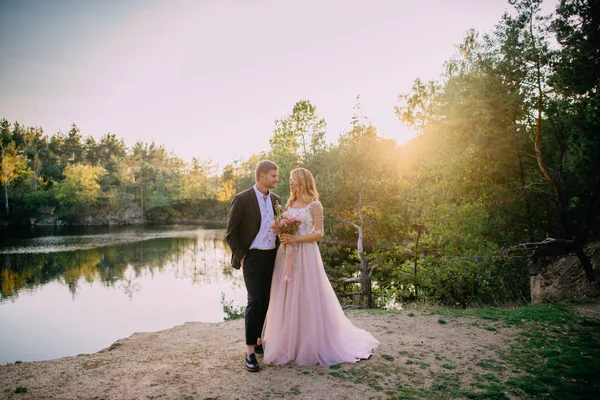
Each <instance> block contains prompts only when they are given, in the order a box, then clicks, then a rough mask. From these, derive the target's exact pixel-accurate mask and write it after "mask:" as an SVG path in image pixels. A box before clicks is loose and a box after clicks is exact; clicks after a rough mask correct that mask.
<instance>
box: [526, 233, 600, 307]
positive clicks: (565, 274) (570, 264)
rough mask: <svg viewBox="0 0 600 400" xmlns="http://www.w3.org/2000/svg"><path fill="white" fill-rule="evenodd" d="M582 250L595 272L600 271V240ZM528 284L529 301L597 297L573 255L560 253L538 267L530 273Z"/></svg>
mask: <svg viewBox="0 0 600 400" xmlns="http://www.w3.org/2000/svg"><path fill="white" fill-rule="evenodd" d="M585 252H586V254H587V255H588V257H589V258H590V261H591V262H592V265H593V266H594V272H595V273H596V275H598V274H600V268H599V266H600V243H594V244H591V245H589V246H587V247H586V248H585ZM596 279H598V277H597V278H596ZM530 283H531V302H532V303H533V304H535V303H552V302H557V301H562V300H571V299H581V298H586V297H598V291H597V288H596V285H595V284H594V283H591V282H589V281H588V280H587V278H586V276H585V272H584V270H583V267H582V266H581V263H580V261H579V258H577V256H576V255H574V254H569V255H566V256H562V257H560V258H558V259H556V260H555V261H553V262H551V263H550V264H548V265H546V266H545V267H542V268H541V269H540V270H539V271H538V272H537V273H535V274H533V275H531V281H530Z"/></svg>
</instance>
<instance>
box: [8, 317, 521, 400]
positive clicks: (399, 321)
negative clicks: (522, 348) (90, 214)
mask: <svg viewBox="0 0 600 400" xmlns="http://www.w3.org/2000/svg"><path fill="white" fill-rule="evenodd" d="M347 315H348V316H349V318H350V319H351V320H352V321H353V322H354V323H355V325H357V326H359V327H361V328H364V329H367V330H369V331H370V332H372V333H373V334H374V336H375V337H376V338H378V339H379V340H380V341H381V346H380V347H379V349H377V351H376V352H375V354H374V355H373V356H372V357H371V358H370V359H369V360H363V361H361V362H359V363H358V364H357V365H356V366H358V367H361V368H363V367H365V368H367V369H369V370H371V369H372V370H379V371H388V373H389V371H392V374H395V376H392V378H394V379H396V380H397V381H396V384H399V383H400V382H401V383H403V384H405V385H408V386H412V387H415V385H416V386H420V387H428V386H429V385H431V383H432V382H433V380H434V377H435V376H436V374H440V373H444V372H448V370H447V369H446V370H445V369H444V368H447V367H443V365H444V363H448V362H451V363H452V365H453V366H454V371H456V372H459V371H460V372H463V373H464V375H463V382H464V381H465V379H466V380H468V379H469V377H470V376H472V375H473V374H476V373H485V372H487V371H482V370H480V368H479V367H478V363H479V361H480V360H490V359H492V360H497V359H498V355H497V352H496V351H495V350H494V349H502V348H507V347H508V346H509V345H510V342H511V340H512V338H514V334H515V331H512V330H510V329H506V328H501V327H500V324H499V323H497V327H498V330H495V331H494V330H488V329H484V327H481V326H478V323H477V322H474V321H475V320H472V319H468V318H444V320H446V323H445V324H440V323H439V319H440V318H441V317H440V316H439V315H432V314H430V313H429V312H426V311H418V310H415V311H414V316H411V315H410V314H409V312H408V311H398V312H394V313H376V312H368V311H358V310H357V311H349V312H347ZM479 321H481V320H479ZM490 325H494V322H491V323H489V324H488V328H489V326H490ZM243 332H244V325H243V320H236V321H229V322H222V323H215V324H207V323H198V322H192V323H186V324H184V325H180V326H175V327H173V328H171V329H168V330H165V331H161V332H154V333H136V334H133V335H132V336H130V337H129V338H126V339H121V340H118V341H117V342H115V343H114V344H113V345H112V346H110V347H109V348H108V349H104V350H102V351H100V352H98V353H94V354H85V355H79V356H77V357H66V358H61V359H57V360H50V361H41V362H25V363H19V364H10V365H5V366H0V398H6V399H251V398H252V399H275V398H297V399H384V398H387V395H386V394H385V391H382V390H376V388H373V387H372V386H373V385H369V384H367V383H365V382H357V381H356V380H354V381H353V380H351V379H343V378H340V375H339V374H340V373H344V372H347V373H350V372H354V370H352V369H353V368H355V367H356V366H354V365H351V364H344V365H342V366H341V367H340V368H339V369H331V368H323V367H321V366H318V365H317V366H314V367H298V366H285V367H277V366H269V365H267V366H265V365H262V363H261V366H262V370H261V371H260V372H258V373H250V372H247V371H246V370H245V367H244V360H243V358H244V349H245V345H244V340H243V338H244V334H243ZM390 356H391V357H393V358H394V360H393V361H391V357H390ZM409 358H410V359H412V360H415V363H414V364H413V362H412V361H407V360H409ZM259 361H262V357H261V356H259ZM391 362H393V363H396V365H398V367H396V369H395V370H394V369H390V367H389V366H390V365H391V364H390V363H391ZM423 363H424V364H425V365H426V366H427V367H426V368H424V367H423ZM408 364H410V365H408ZM446 365H447V364H446ZM400 366H401V367H400ZM399 368H403V371H405V373H406V374H404V373H402V374H399V373H398V371H399V370H400V369H399ZM394 371H395V372H394ZM336 374H338V375H337V376H336ZM398 375H402V376H398ZM17 388H26V391H25V392H23V389H18V390H17ZM17 392H19V393H17Z"/></svg>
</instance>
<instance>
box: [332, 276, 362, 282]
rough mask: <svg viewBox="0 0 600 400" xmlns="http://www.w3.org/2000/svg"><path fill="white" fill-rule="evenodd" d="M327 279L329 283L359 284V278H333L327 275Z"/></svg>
mask: <svg viewBox="0 0 600 400" xmlns="http://www.w3.org/2000/svg"><path fill="white" fill-rule="evenodd" d="M327 278H329V282H337V283H339V282H342V283H359V282H360V278H333V277H331V276H329V275H327Z"/></svg>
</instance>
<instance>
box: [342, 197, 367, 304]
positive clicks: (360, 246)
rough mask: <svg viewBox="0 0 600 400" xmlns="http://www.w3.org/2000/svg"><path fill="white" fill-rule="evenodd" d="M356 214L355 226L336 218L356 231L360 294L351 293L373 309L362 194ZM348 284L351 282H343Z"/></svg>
mask: <svg viewBox="0 0 600 400" xmlns="http://www.w3.org/2000/svg"><path fill="white" fill-rule="evenodd" d="M356 212H357V214H358V219H359V223H358V224H356V223H354V222H352V221H348V220H345V219H344V218H342V217H339V215H338V217H339V218H340V219H341V220H342V221H343V222H345V223H347V224H349V225H352V226H353V227H354V228H356V230H357V231H358V239H357V241H356V247H357V252H358V259H359V260H360V277H359V278H358V281H359V282H360V284H361V287H362V288H361V291H360V292H353V294H362V295H363V298H364V299H365V302H366V304H367V307H368V308H373V289H372V287H371V286H372V281H373V279H372V277H373V269H374V267H372V268H371V270H369V262H368V261H367V257H366V256H365V247H364V239H365V231H364V228H363V227H364V217H363V213H362V192H360V194H359V198H358V205H357V206H356ZM344 281H347V282H350V281H351V280H344ZM352 281H353V280H352Z"/></svg>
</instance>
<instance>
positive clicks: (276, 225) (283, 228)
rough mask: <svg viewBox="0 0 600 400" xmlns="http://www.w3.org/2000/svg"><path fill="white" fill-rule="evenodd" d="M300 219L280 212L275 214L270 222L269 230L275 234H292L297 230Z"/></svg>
mask: <svg viewBox="0 0 600 400" xmlns="http://www.w3.org/2000/svg"><path fill="white" fill-rule="evenodd" d="M301 223H302V220H301V219H300V218H296V217H294V216H293V215H289V214H285V213H281V214H279V215H276V216H275V220H274V221H273V223H272V224H271V230H273V233H275V234H276V235H277V236H279V235H282V234H284V233H287V234H289V235H293V234H294V233H296V232H298V228H300V224H301Z"/></svg>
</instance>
